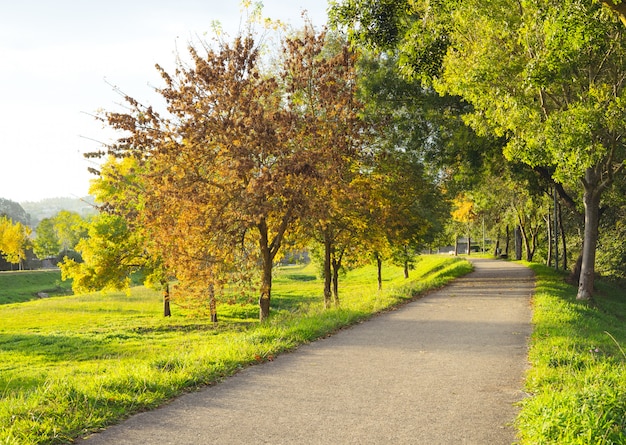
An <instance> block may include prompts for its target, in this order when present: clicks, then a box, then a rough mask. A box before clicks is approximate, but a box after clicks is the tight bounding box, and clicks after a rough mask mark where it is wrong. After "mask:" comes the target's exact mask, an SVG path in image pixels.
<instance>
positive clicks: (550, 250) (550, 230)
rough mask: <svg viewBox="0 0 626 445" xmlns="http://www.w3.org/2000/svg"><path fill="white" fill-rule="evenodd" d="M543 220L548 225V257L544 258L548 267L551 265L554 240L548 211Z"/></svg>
mask: <svg viewBox="0 0 626 445" xmlns="http://www.w3.org/2000/svg"><path fill="white" fill-rule="evenodd" d="M544 221H545V222H546V225H547V227H548V257H547V258H546V265H547V266H548V267H552V250H553V248H554V247H553V243H554V242H555V239H554V236H552V217H551V216H550V212H549V211H548V215H547V217H546V218H544ZM556 242H558V240H556ZM555 261H557V263H558V259H556V260H555ZM557 266H558V264H557Z"/></svg>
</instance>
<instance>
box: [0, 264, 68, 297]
mask: <svg viewBox="0 0 626 445" xmlns="http://www.w3.org/2000/svg"><path fill="white" fill-rule="evenodd" d="M39 292H44V293H46V294H48V295H49V296H58V295H69V294H71V293H72V283H71V282H70V281H61V271H59V270H38V271H28V270H25V271H19V272H0V304H7V303H20V302H22V301H29V300H34V299H36V298H37V293H39Z"/></svg>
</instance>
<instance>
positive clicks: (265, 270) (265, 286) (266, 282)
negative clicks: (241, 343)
mask: <svg viewBox="0 0 626 445" xmlns="http://www.w3.org/2000/svg"><path fill="white" fill-rule="evenodd" d="M258 228H259V249H260V252H261V295H260V297H259V320H260V321H262V322H263V321H265V320H267V318H268V317H269V316H270V299H271V296H272V261H273V257H272V251H271V249H270V245H269V238H268V230H267V224H265V221H262V222H261V223H260V224H259V225H258Z"/></svg>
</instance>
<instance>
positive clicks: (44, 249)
mask: <svg viewBox="0 0 626 445" xmlns="http://www.w3.org/2000/svg"><path fill="white" fill-rule="evenodd" d="M60 251H61V244H60V243H59V237H58V236H57V233H56V231H55V230H54V220H53V219H52V218H44V219H42V220H41V221H40V222H39V224H38V225H37V230H36V236H35V239H34V240H33V252H34V253H35V255H37V257H38V258H42V259H43V258H51V257H55V256H57V255H58V254H59V252H60Z"/></svg>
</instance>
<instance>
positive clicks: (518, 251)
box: [514, 226, 522, 261]
mask: <svg viewBox="0 0 626 445" xmlns="http://www.w3.org/2000/svg"><path fill="white" fill-rule="evenodd" d="M514 235H515V259H516V260H517V261H519V260H521V259H522V230H521V227H520V226H517V227H515V233H514Z"/></svg>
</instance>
